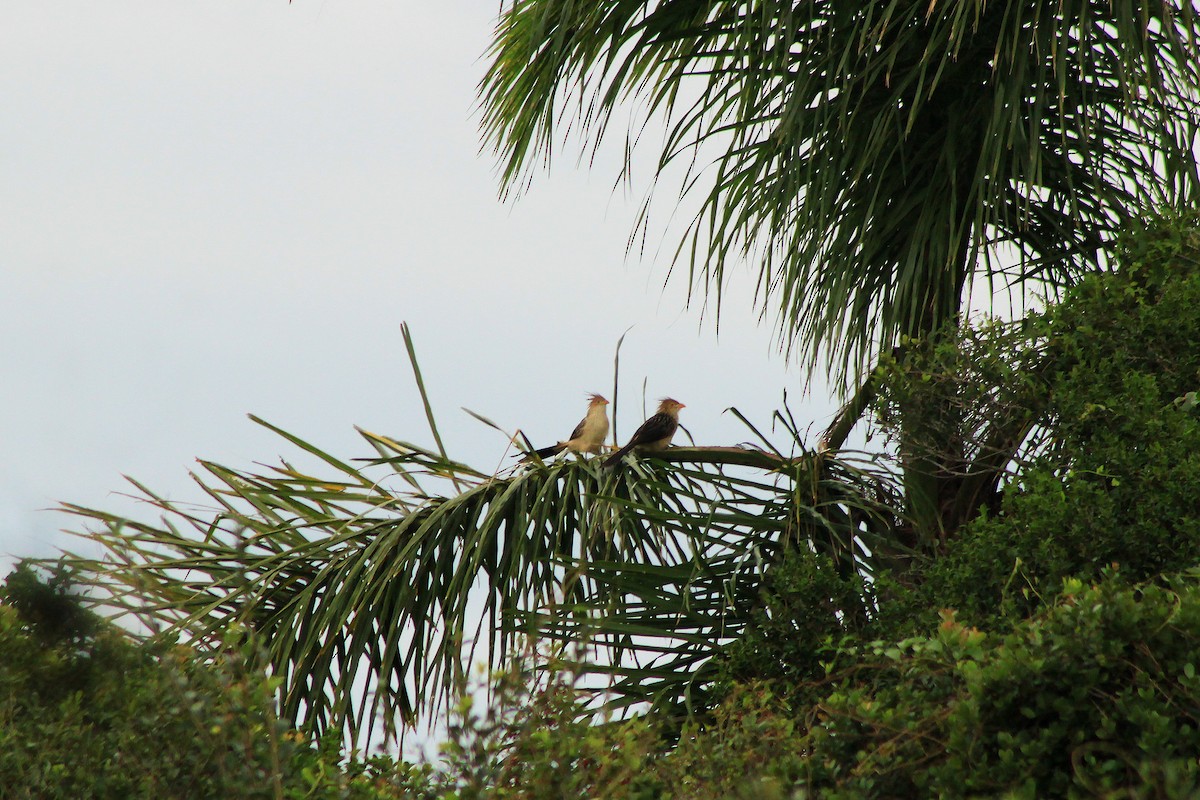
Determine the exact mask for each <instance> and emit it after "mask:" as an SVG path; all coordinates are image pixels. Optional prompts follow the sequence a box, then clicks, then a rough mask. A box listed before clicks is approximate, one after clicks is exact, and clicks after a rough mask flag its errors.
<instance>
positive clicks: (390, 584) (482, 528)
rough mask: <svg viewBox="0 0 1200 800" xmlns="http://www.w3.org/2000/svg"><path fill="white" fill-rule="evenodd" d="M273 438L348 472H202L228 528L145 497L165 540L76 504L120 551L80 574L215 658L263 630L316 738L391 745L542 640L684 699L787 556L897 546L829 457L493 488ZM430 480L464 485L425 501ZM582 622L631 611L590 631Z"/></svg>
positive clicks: (572, 468) (543, 478) (475, 479)
mask: <svg viewBox="0 0 1200 800" xmlns="http://www.w3.org/2000/svg"><path fill="white" fill-rule="evenodd" d="M262 424H264V425H265V424H266V423H262ZM268 427H270V426H268ZM272 429H273V430H276V431H278V429H274V428H272ZM278 432H279V433H281V435H284V436H286V437H287V438H288V439H290V440H291V441H292V442H294V443H295V444H297V445H298V446H300V447H301V448H302V449H303V450H304V451H306V452H307V453H308V454H310V455H314V456H317V457H318V458H319V459H320V460H321V461H322V462H324V464H325V466H326V467H327V468H331V469H332V470H333V474H332V475H330V476H320V477H318V476H314V475H311V474H307V473H304V472H301V471H300V470H297V469H296V468H295V467H293V466H292V465H290V464H287V463H284V464H282V465H280V466H278V467H275V468H273V469H269V470H266V471H259V472H250V471H240V470H233V469H229V468H227V467H222V466H220V465H217V464H211V463H205V464H204V467H205V470H206V473H207V474H206V475H205V476H204V477H202V478H198V480H199V481H200V484H201V486H203V487H204V489H205V491H206V493H207V494H208V496H209V497H210V498H211V499H212V500H213V501H214V502H215V503H216V504H217V506H218V508H217V510H216V511H215V512H210V513H204V512H198V511H195V510H194V509H192V508H190V507H184V506H181V505H179V504H176V503H172V502H170V501H168V500H165V499H163V498H161V497H157V496H156V495H154V494H153V493H151V492H150V491H149V490H147V489H145V487H139V489H140V490H141V491H142V493H143V495H144V496H145V498H146V499H147V500H149V502H151V503H152V504H153V505H154V506H155V507H156V508H158V509H159V510H160V511H161V512H162V514H163V517H162V519H161V520H160V522H158V523H157V524H147V523H142V522H134V521H130V520H125V519H121V518H117V517H114V516H112V515H109V514H106V513H104V512H102V511H98V510H95V509H88V508H82V507H78V506H68V509H69V510H71V511H72V512H74V513H77V514H80V515H82V516H84V517H86V518H88V519H90V520H93V521H100V522H102V523H104V527H103V528H102V529H101V530H98V531H94V532H92V533H91V534H90V536H92V537H93V538H94V539H95V540H96V541H98V542H100V543H101V544H102V545H103V546H104V548H105V549H106V550H107V553H108V555H107V557H106V558H105V559H102V560H100V561H92V562H85V563H83V564H82V566H85V567H87V568H88V569H87V571H88V572H90V573H91V574H92V575H93V576H94V580H95V581H96V582H97V583H98V584H100V585H101V587H102V588H104V589H105V590H106V594H107V596H108V599H107V602H108V603H109V604H111V605H112V606H114V607H116V608H118V609H120V610H123V611H125V612H128V613H132V614H137V615H140V616H141V618H142V619H143V620H146V621H148V622H150V623H151V624H152V625H154V626H155V627H158V628H161V627H162V626H168V627H169V628H170V630H172V631H181V632H183V633H185V634H186V635H187V636H189V637H191V638H192V639H193V640H194V641H196V642H197V643H201V644H202V643H204V642H213V643H216V644H219V643H220V642H221V641H222V638H221V634H222V633H224V632H225V630H226V629H227V628H229V627H230V626H231V625H234V624H242V625H246V626H248V627H249V628H251V629H252V630H254V631H255V632H257V633H259V634H260V635H261V636H262V638H263V640H264V641H265V642H266V643H267V647H268V650H269V654H270V660H271V667H272V670H273V672H274V674H275V675H276V676H278V677H279V678H281V680H282V694H283V697H282V700H283V702H282V713H283V715H285V716H286V717H287V718H289V719H292V720H294V721H297V722H299V723H301V724H304V725H306V726H308V727H310V728H313V729H316V730H324V729H326V728H329V727H335V728H339V727H346V728H347V729H348V730H349V731H351V732H352V733H354V734H355V735H359V734H365V735H367V736H370V735H371V734H372V733H373V730H374V726H375V725H376V724H377V722H378V721H382V723H383V725H384V726H385V733H386V734H388V735H390V734H393V733H394V732H395V729H394V728H393V723H394V722H395V721H397V720H403V721H407V722H412V721H413V720H414V719H415V718H416V717H417V715H418V713H419V712H423V711H429V710H432V709H434V708H436V706H437V703H438V702H439V701H440V700H444V699H445V698H446V697H448V696H450V695H452V694H453V693H454V692H455V691H458V690H460V689H461V687H462V684H463V678H464V674H465V670H466V667H467V666H468V665H469V663H470V662H471V661H472V660H473V659H474V658H476V657H480V658H483V659H485V660H487V661H488V662H489V663H491V664H493V665H499V664H500V663H502V662H503V661H504V660H505V658H506V656H508V655H510V654H511V653H514V652H517V651H519V650H520V649H521V646H520V643H519V641H518V640H520V639H523V638H524V637H527V636H532V637H535V638H541V639H542V640H543V641H545V642H549V643H553V642H563V643H571V642H574V643H575V644H580V643H583V644H586V645H588V646H590V647H592V648H594V649H595V650H596V652H598V653H600V656H599V657H598V658H596V659H594V660H593V661H592V662H591V666H586V665H583V664H580V665H579V668H580V669H582V670H584V671H585V672H586V671H590V672H591V673H592V674H593V675H599V676H603V675H605V674H611V675H613V676H615V677H616V680H615V683H613V682H612V681H609V682H607V683H605V682H603V681H601V682H600V683H597V684H596V686H595V688H597V689H600V688H611V689H613V690H614V691H615V697H616V698H617V701H616V703H615V704H616V705H618V706H628V705H631V704H633V703H637V702H641V701H643V700H646V699H651V696H653V697H662V698H665V700H666V701H667V702H678V701H679V700H680V697H679V694H680V693H681V692H685V691H686V690H687V689H688V687H689V686H691V685H693V684H694V683H695V682H696V681H700V682H703V678H704V673H703V671H702V670H703V667H704V664H705V663H706V662H707V661H708V659H710V658H711V656H712V655H713V654H714V653H716V652H717V651H718V650H719V648H720V647H721V646H722V645H723V644H725V643H727V642H728V641H729V640H730V639H731V637H734V636H736V634H737V631H738V630H739V628H740V626H741V625H742V624H744V619H745V614H744V610H745V609H744V605H745V602H746V598H748V597H751V596H752V588H753V586H754V584H755V582H756V581H757V580H758V579H759V578H760V577H761V572H762V570H763V569H765V568H766V566H767V565H768V564H769V563H770V560H771V558H772V557H773V556H774V554H775V553H776V552H777V551H778V548H779V547H780V546H781V544H782V543H786V542H789V541H798V542H807V543H809V545H810V546H813V547H816V548H820V549H823V550H825V551H827V552H831V553H834V554H836V555H837V556H838V557H839V558H841V559H842V560H843V562H844V563H845V564H847V565H848V568H851V569H864V568H870V566H871V565H872V564H874V563H879V561H880V560H881V559H882V558H884V554H885V553H893V554H894V553H897V552H899V551H898V550H897V549H896V548H892V549H891V550H888V549H887V548H882V547H879V546H878V543H876V542H872V543H870V544H869V545H868V544H867V542H869V541H870V537H871V536H872V534H873V532H877V531H885V530H889V529H890V528H891V527H892V526H894V512H893V511H891V508H890V507H889V506H888V505H887V503H885V502H880V500H879V498H880V497H882V495H880V494H879V492H880V491H883V492H884V493H886V491H887V488H886V487H887V485H888V484H887V479H886V476H882V475H878V474H874V473H870V472H868V471H864V470H861V469H859V468H857V467H852V466H850V465H848V464H847V463H845V462H840V461H832V460H829V459H825V458H819V457H816V456H806V455H801V456H800V457H798V458H795V459H781V458H779V457H777V456H771V457H770V461H769V463H771V464H773V465H775V466H774V468H773V470H772V471H770V472H764V471H763V470H761V469H757V470H754V469H750V468H746V467H731V468H726V467H723V466H721V465H716V464H704V463H702V464H697V465H696V466H693V467H688V466H685V465H678V464H677V465H667V464H662V463H660V464H658V465H655V463H654V462H650V461H646V462H641V463H637V464H634V465H631V466H629V467H628V468H625V469H620V470H607V469H605V468H603V467H602V466H601V465H600V463H599V459H596V460H588V461H579V460H563V461H559V462H556V463H553V464H550V465H536V466H531V467H529V468H524V469H520V470H518V471H516V472H514V473H513V474H511V475H507V476H499V477H497V476H489V475H484V474H482V473H481V472H479V471H477V470H474V469H472V468H470V467H467V466H465V465H462V464H460V463H458V462H455V461H453V460H450V459H448V458H446V457H444V456H442V455H441V454H440V453H434V452H432V451H429V450H425V449H422V448H420V447H417V446H414V445H411V444H406V443H403V442H399V441H395V440H393V439H390V438H388V437H385V436H380V435H377V434H373V433H369V432H366V431H362V432H361V434H362V436H363V438H364V440H365V441H366V442H367V443H368V444H369V445H370V446H371V447H372V448H373V449H374V450H375V452H376V455H375V456H374V457H372V458H370V459H367V460H366V461H367V463H366V464H365V465H364V466H361V467H360V466H354V465H351V464H348V463H346V462H344V461H340V460H338V459H336V458H333V457H331V456H329V455H328V454H326V453H324V452H322V451H321V450H319V449H318V448H316V447H314V446H313V445H310V444H308V443H306V442H303V441H302V440H299V439H297V438H296V437H294V436H291V435H289V434H286V433H283V432H282V431H278ZM681 452H684V453H686V452H690V451H685V450H683V449H681ZM744 452H746V453H750V454H753V453H757V452H759V451H744ZM718 454H720V451H718ZM669 455H670V457H672V458H687V456H686V455H680V454H675V453H671V454H669ZM708 455H709V456H711V455H712V454H711V453H709V454H708ZM696 457H703V456H701V455H698V456H696ZM760 457H765V456H760ZM431 481H433V482H440V484H441V485H443V486H447V488H453V487H458V488H461V491H457V492H454V491H451V492H450V493H448V494H439V493H437V492H436V491H426V490H424V489H422V488H420V487H422V486H424V485H425V484H429V483H430V482H431ZM871 492H875V493H876V494H874V495H872V494H871ZM747 592H750V593H751V594H747ZM735 599H736V602H734V600H735ZM739 604H740V605H739ZM587 609H591V610H592V611H593V612H594V611H595V610H597V609H609V610H610V612H612V610H614V609H615V612H612V613H609V614H607V616H605V617H604V619H603V621H602V623H601V624H594V622H589V620H590V619H591V618H592V617H594V616H595V615H594V614H593V613H591V612H588V611H586V610H587ZM477 648H478V652H477ZM647 670H649V671H650V672H647ZM651 674H652V675H653V676H656V677H655V680H647V676H648V675H651Z"/></svg>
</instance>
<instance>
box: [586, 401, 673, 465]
mask: <svg viewBox="0 0 1200 800" xmlns="http://www.w3.org/2000/svg"><path fill="white" fill-rule="evenodd" d="M684 407H685V406H684V405H683V403H681V402H679V401H678V400H672V399H671V398H669V397H664V398H663V399H662V401H661V402H659V404H658V413H656V414H655V415H654V416H652V417H650V419H648V420H646V421H645V422H643V423H642V427H640V428H638V429H637V430H636V431H635V432H634V434H633V436H631V437H629V441H628V442H626V443H625V446H624V447H622V448H621V449H620V450H618V451H617V452H615V453H613V454H612V455H611V456H609V457H608V458H607V459H606V460H605V461H604V466H606V467H611V466H613V465H614V464H618V463H620V461H621V459H622V458H623V457H624V456H625V454H626V453H628V452H630V451H634V452H637V453H653V452H657V451H659V450H666V449H667V446H668V445H669V444H671V437H672V436H674V435H675V431H677V430H679V409H681V408H684Z"/></svg>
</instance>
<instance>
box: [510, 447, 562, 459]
mask: <svg viewBox="0 0 1200 800" xmlns="http://www.w3.org/2000/svg"><path fill="white" fill-rule="evenodd" d="M566 449H567V446H566V445H565V444H552V445H550V446H549V447H542V448H539V449H537V450H534V451H533V452H532V453H526V454H525V455H523V456H521V461H522V462H524V461H532V460H533V457H534V456H535V455H536V456H537V457H538V458H540V459H542V460H543V461H545V460H546V459H547V458H550V457H551V456H556V455H558V454H559V453H561V452H562V451H563V450H566Z"/></svg>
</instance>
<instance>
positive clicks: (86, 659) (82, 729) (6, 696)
mask: <svg viewBox="0 0 1200 800" xmlns="http://www.w3.org/2000/svg"><path fill="white" fill-rule="evenodd" d="M248 663H249V659H248V658H247V650H246V649H245V648H240V649H239V648H230V649H227V650H226V651H225V653H224V654H223V655H221V656H220V657H219V658H216V659H214V660H211V661H202V660H200V659H199V658H198V657H197V654H196V653H195V651H193V650H192V649H191V648H189V647H186V646H183V645H179V644H174V645H170V644H139V643H136V642H134V641H133V640H132V639H131V638H130V637H129V636H128V635H127V634H126V633H124V632H123V631H121V630H120V629H118V628H116V627H114V626H113V625H111V624H109V623H105V622H102V621H101V620H99V619H98V618H96V617H95V616H94V615H93V614H91V613H89V612H88V611H86V610H85V609H83V608H82V607H81V606H80V604H79V603H78V602H77V600H76V599H75V598H73V597H72V596H71V595H70V592H69V576H68V575H66V574H65V573H63V572H58V573H55V574H53V575H51V576H50V578H49V580H43V579H42V578H41V577H40V576H39V575H38V574H37V573H36V571H35V570H33V569H32V568H31V567H29V566H28V565H24V564H22V565H20V566H18V568H17V569H16V570H15V571H14V572H13V573H12V574H11V575H10V576H9V577H8V579H7V581H6V583H5V585H4V587H3V589H2V590H0V787H4V788H3V796H4V797H5V798H6V800H8V799H10V798H11V800H22V799H23V798H28V799H29V800H34V799H35V798H36V800H55V799H56V798H62V800H79V798H113V800H137V799H138V798H147V799H149V798H153V799H154V800H160V799H161V798H189V800H191V798H246V799H247V800H250V799H251V798H263V799H264V800H266V799H267V798H271V799H272V800H275V799H278V798H297V799H298V798H313V800H317V799H318V798H320V799H326V798H328V799H329V800H333V798H338V799H339V800H341V799H343V798H344V799H345V800H384V799H385V798H414V799H415V798H431V797H433V794H432V791H431V790H429V789H428V782H427V780H426V779H427V770H425V769H423V768H418V767H414V766H411V765H408V764H404V763H397V762H394V761H392V760H391V759H389V758H373V759H369V760H367V761H361V760H358V759H354V758H351V759H349V760H344V756H343V753H342V747H341V742H340V741H338V740H337V738H336V737H334V738H328V739H326V740H324V741H321V742H318V743H312V742H309V741H307V740H306V739H305V737H304V736H303V735H301V734H299V733H297V732H295V731H290V730H288V728H287V726H286V725H284V724H283V723H281V722H280V721H279V720H278V719H277V718H276V716H275V714H274V700H273V686H272V684H271V682H270V681H268V680H267V679H266V678H265V676H263V675H262V674H261V673H259V672H256V671H254V670H252V669H250V668H249V667H248Z"/></svg>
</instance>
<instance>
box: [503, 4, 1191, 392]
mask: <svg viewBox="0 0 1200 800" xmlns="http://www.w3.org/2000/svg"><path fill="white" fill-rule="evenodd" d="M1198 40H1200V19H1198V15H1197V13H1196V10H1195V8H1194V5H1193V4H1192V3H1190V2H1177V1H1174V2H1173V1H1171V0H1161V2H1157V3H1155V2H1151V3H1110V2H1107V0H1067V1H1066V2H1060V3H1056V4H1053V5H1047V4H1043V3H1022V2H1015V0H1010V2H984V1H983V0H967V1H964V2H945V3H930V2H928V0H904V1H902V2H886V3H846V2H841V1H840V0H820V1H819V2H811V3H800V4H796V3H792V2H783V0H758V2H752V3H745V2H734V1H733V0H715V1H714V2H708V3H699V4H698V3H693V2H687V1H686V0H598V2H589V3H578V2H573V0H515V1H514V2H513V3H512V4H511V5H510V7H509V8H508V9H507V10H505V11H504V13H503V14H502V17H501V21H500V24H499V27H498V28H497V31H496V34H495V40H494V45H493V48H492V50H491V54H490V55H491V59H492V63H491V67H490V69H489V71H488V73H487V75H486V77H485V79H484V80H483V82H482V84H481V87H480V96H481V101H482V105H483V109H484V131H485V134H486V137H487V140H488V142H489V143H490V145H491V146H492V147H494V148H495V150H496V151H497V152H498V153H499V154H500V156H501V157H502V159H503V163H504V168H503V178H504V181H505V185H506V186H508V187H510V188H512V187H516V186H519V185H521V184H522V183H523V182H524V181H525V180H527V179H528V176H529V169H528V168H529V167H530V165H532V164H534V163H535V162H536V160H538V159H540V160H542V161H544V162H547V163H548V162H549V159H550V156H551V153H552V151H553V148H554V146H555V145H556V138H558V137H561V136H565V135H566V134H568V133H570V132H571V130H572V128H576V127H577V128H578V129H579V132H580V134H581V135H582V136H583V137H584V138H585V139H590V140H591V141H593V142H596V143H598V142H599V141H600V140H601V139H602V138H603V136H604V134H605V132H606V130H607V129H608V126H609V123H610V121H611V118H612V115H613V113H614V112H615V111H616V110H617V109H618V107H619V106H620V105H621V104H622V103H624V102H625V101H628V100H631V99H633V100H637V101H640V102H641V104H642V107H643V110H644V113H645V114H646V116H647V118H650V117H653V116H654V115H655V114H660V115H661V116H662V117H663V118H665V119H666V121H667V135H666V137H665V140H664V142H663V145H662V149H661V156H660V158H659V164H658V173H659V174H663V173H665V172H666V171H667V170H668V169H671V168H673V167H674V166H675V165H676V164H679V165H681V166H682V167H683V168H684V171H685V173H686V175H685V178H684V179H683V187H684V193H685V194H694V195H697V196H698V197H699V198H700V204H701V205H700V210H699V212H698V213H697V214H696V216H695V219H694V220H693V223H692V225H691V227H690V229H689V230H688V232H687V233H686V234H685V235H684V237H683V240H682V241H681V243H680V246H679V249H678V251H677V257H678V258H681V259H685V260H686V261H687V262H688V265H689V268H690V270H691V273H692V276H693V277H694V278H696V279H697V280H700V281H703V282H706V283H707V285H708V287H709V288H710V291H711V295H714V296H716V297H717V304H718V306H719V298H720V290H721V286H722V282H723V278H724V276H725V274H726V272H727V270H728V268H729V267H730V266H731V265H732V263H734V262H736V261H740V260H742V259H747V258H749V259H750V260H752V261H754V262H756V263H757V264H758V268H759V280H758V285H759V291H758V301H759V302H760V303H761V304H762V307H763V309H764V311H766V310H771V311H778V319H779V324H780V327H781V330H782V332H783V334H784V337H785V340H786V341H788V342H790V344H791V345H793V346H795V347H797V348H799V350H800V351H801V353H802V354H803V355H804V356H805V358H806V359H807V362H808V363H809V365H810V366H815V365H817V364H818V363H819V362H822V361H824V362H825V363H826V364H827V365H828V367H829V368H830V370H831V371H832V372H833V374H834V375H835V376H836V377H838V378H840V379H841V380H843V381H850V380H851V379H853V378H854V377H855V376H856V375H857V374H858V373H860V372H861V371H862V370H863V369H864V368H865V367H866V366H867V365H868V364H869V363H871V361H872V360H873V358H874V356H875V355H877V354H878V353H880V352H886V350H887V349H888V348H890V347H891V346H892V345H893V344H894V343H895V342H896V341H897V340H898V338H899V337H900V336H903V335H919V334H921V333H925V332H929V331H931V330H935V329H937V328H938V327H939V326H940V325H941V324H944V323H945V322H946V321H947V320H949V319H952V318H953V316H954V315H955V314H956V313H957V311H958V308H959V303H960V302H961V297H962V293H963V291H964V289H965V287H966V286H967V284H968V283H969V282H970V280H971V278H972V276H973V275H974V274H975V273H976V271H977V270H978V271H980V272H981V273H982V274H985V275H987V276H988V277H989V279H990V278H993V277H998V278H1001V279H1004V280H1013V281H1016V282H1027V281H1031V280H1032V281H1041V282H1043V283H1044V284H1046V285H1047V286H1048V287H1051V288H1053V287H1054V286H1057V285H1061V284H1068V283H1070V282H1072V281H1073V280H1074V279H1075V278H1076V276H1077V275H1078V274H1079V273H1080V272H1081V271H1084V270H1087V269H1094V268H1096V267H1098V266H1099V265H1100V264H1101V254H1100V250H1101V249H1102V248H1103V247H1104V246H1106V244H1107V243H1108V241H1109V239H1110V237H1111V235H1112V232H1113V231H1114V230H1116V229H1117V228H1118V227H1120V226H1121V224H1122V223H1123V222H1124V221H1127V220H1128V219H1131V218H1134V217H1136V216H1138V215H1139V214H1142V213H1144V212H1145V211H1146V210H1147V209H1148V208H1151V207H1155V206H1162V205H1182V204H1188V203H1195V202H1196V200H1197V199H1198V198H1200V169H1198V163H1197V153H1196V150H1195V148H1194V142H1195V140H1196V136H1197V132H1198V131H1200V102H1198V98H1200V61H1197V59H1196V58H1195V55H1194V54H1195V45H1196V42H1197V41H1198ZM564 120H565V122H564ZM635 127H636V126H635ZM632 146H633V142H632V141H630V142H629V143H627V147H632ZM674 199H675V198H672V200H673V201H674ZM645 222H646V218H645V217H644V218H643V224H645ZM1005 248H1015V250H1016V251H1017V252H1019V253H1020V254H1021V263H1020V264H1019V265H1017V266H1016V267H1009V266H1007V265H1005V262H1004V259H1002V258H999V257H997V255H996V254H998V253H1003V252H1004V251H1005Z"/></svg>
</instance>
